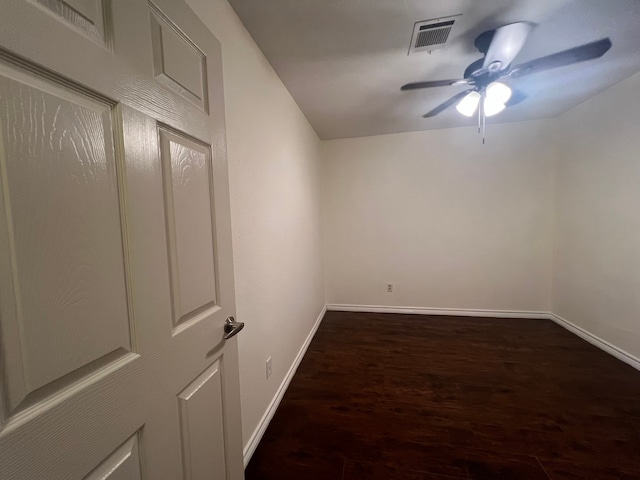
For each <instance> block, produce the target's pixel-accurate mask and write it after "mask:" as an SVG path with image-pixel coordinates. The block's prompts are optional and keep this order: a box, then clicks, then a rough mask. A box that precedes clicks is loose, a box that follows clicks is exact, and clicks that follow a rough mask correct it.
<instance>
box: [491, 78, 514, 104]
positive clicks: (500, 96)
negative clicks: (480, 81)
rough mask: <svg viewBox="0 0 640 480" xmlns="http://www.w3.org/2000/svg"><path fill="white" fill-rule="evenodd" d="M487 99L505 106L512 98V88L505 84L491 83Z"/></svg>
mask: <svg viewBox="0 0 640 480" xmlns="http://www.w3.org/2000/svg"><path fill="white" fill-rule="evenodd" d="M487 98H489V99H491V101H494V102H497V103H502V104H503V105H504V104H506V103H507V102H508V101H509V99H510V98H511V88H509V86H508V85H505V84H504V83H500V82H491V83H490V84H489V86H487Z"/></svg>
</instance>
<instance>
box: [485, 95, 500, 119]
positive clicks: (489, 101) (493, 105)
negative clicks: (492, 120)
mask: <svg viewBox="0 0 640 480" xmlns="http://www.w3.org/2000/svg"><path fill="white" fill-rule="evenodd" d="M482 107H483V110H484V114H485V115H486V116H487V117H493V116H494V115H497V114H499V113H500V112H501V111H503V110H504V109H505V104H504V103H502V102H499V101H497V100H495V99H494V98H491V97H489V96H486V97H484V102H483V104H482Z"/></svg>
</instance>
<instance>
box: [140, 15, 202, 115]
mask: <svg viewBox="0 0 640 480" xmlns="http://www.w3.org/2000/svg"><path fill="white" fill-rule="evenodd" d="M149 8H150V9H151V39H152V44H153V65H154V70H155V75H156V79H157V80H158V81H159V82H160V83H162V84H163V85H166V86H167V87H169V88H171V89H173V90H174V91H176V92H177V93H178V94H180V95H182V96H183V97H184V98H186V99H188V100H189V101H191V102H193V103H195V104H196V105H198V106H199V107H201V108H202V109H203V110H204V111H205V112H207V111H208V102H207V75H206V71H207V60H206V55H205V54H204V52H203V51H202V50H200V48H199V47H198V46H197V45H196V44H195V43H194V42H193V40H191V39H190V38H189V37H187V36H186V35H185V33H184V32H183V31H182V30H180V29H179V28H178V27H177V25H175V24H174V23H173V22H172V21H171V20H170V19H169V18H168V17H167V16H166V15H164V14H163V13H162V12H161V11H160V10H159V9H158V8H157V7H156V6H155V5H154V4H153V3H149Z"/></svg>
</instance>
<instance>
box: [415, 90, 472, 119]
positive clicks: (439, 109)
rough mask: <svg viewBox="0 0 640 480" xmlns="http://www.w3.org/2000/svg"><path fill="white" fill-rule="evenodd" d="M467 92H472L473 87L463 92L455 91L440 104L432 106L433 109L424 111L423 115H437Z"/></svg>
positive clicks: (427, 116)
mask: <svg viewBox="0 0 640 480" xmlns="http://www.w3.org/2000/svg"><path fill="white" fill-rule="evenodd" d="M469 92H473V88H469V89H467V90H465V91H463V92H460V93H457V94H456V95H454V96H453V97H451V98H450V99H449V100H447V101H446V102H443V103H441V104H440V105H438V106H437V107H436V108H434V109H433V110H431V111H430V112H428V113H425V114H424V115H423V117H424V118H430V117H435V116H436V115H438V114H439V113H441V112H444V111H445V110H446V109H447V108H449V107H450V106H452V105H454V104H455V103H457V102H458V101H459V100H462V98H463V97H464V96H465V95H467V94H468V93H469Z"/></svg>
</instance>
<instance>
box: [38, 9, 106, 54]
mask: <svg viewBox="0 0 640 480" xmlns="http://www.w3.org/2000/svg"><path fill="white" fill-rule="evenodd" d="M36 1H37V3H38V4H39V5H41V6H42V7H44V8H46V9H48V10H49V11H51V12H53V13H54V14H55V15H57V16H59V17H60V18H61V19H62V20H63V21H64V22H65V23H66V24H67V25H69V26H70V27H72V28H75V29H77V30H79V31H80V32H82V33H84V34H85V35H87V36H88V37H89V38H91V39H92V40H94V41H96V42H98V43H101V44H104V45H105V46H107V47H110V46H111V25H110V24H109V23H108V20H109V18H110V15H109V11H108V8H109V2H108V1H106V0H36Z"/></svg>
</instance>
